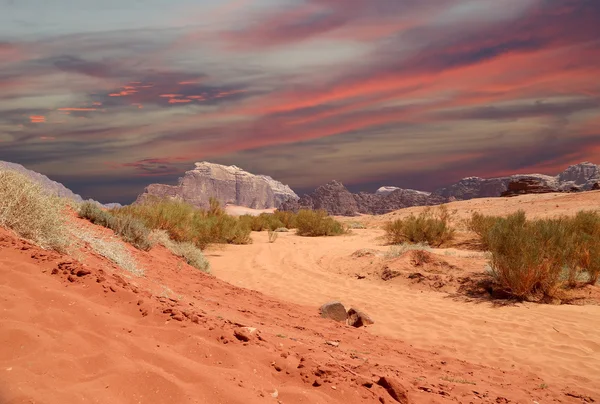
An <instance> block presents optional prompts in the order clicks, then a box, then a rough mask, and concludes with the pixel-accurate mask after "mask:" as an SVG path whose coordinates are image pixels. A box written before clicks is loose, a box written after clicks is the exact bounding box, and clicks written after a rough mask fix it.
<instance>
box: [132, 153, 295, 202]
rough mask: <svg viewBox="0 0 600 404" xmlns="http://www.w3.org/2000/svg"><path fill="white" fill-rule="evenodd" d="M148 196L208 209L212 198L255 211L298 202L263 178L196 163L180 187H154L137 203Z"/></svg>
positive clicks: (284, 188) (280, 186)
mask: <svg viewBox="0 0 600 404" xmlns="http://www.w3.org/2000/svg"><path fill="white" fill-rule="evenodd" d="M149 196H156V197H159V198H164V197H168V198H181V199H182V200H184V201H186V202H189V203H191V204H192V205H195V206H197V207H202V208H206V207H208V205H209V200H210V198H211V197H214V198H216V199H217V200H218V201H219V202H220V203H221V204H222V205H225V204H233V205H239V206H246V207H249V208H253V209H269V208H276V207H278V206H279V205H280V204H281V203H282V201H283V200H287V199H291V200H294V199H298V196H297V195H296V194H295V193H294V191H292V190H291V189H290V188H289V187H288V186H287V185H283V184H281V183H280V182H277V181H275V180H274V179H272V178H271V177H267V176H264V175H254V174H251V173H249V172H247V171H244V170H242V169H241V168H239V167H236V166H223V165H220V164H213V163H208V162H200V163H196V168H194V169H193V170H190V171H187V172H186V173H185V175H184V176H183V177H181V178H180V179H179V183H178V184H177V185H164V184H151V185H148V186H147V187H146V189H145V190H144V193H143V194H141V195H140V196H138V198H137V201H136V202H138V203H139V202H141V201H143V200H145V199H146V198H148V197H149Z"/></svg>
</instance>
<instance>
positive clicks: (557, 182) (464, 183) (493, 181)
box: [433, 162, 600, 200]
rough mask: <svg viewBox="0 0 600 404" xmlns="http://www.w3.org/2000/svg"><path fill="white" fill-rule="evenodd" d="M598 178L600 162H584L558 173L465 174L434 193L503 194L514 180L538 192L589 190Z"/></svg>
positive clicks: (462, 196)
mask: <svg viewBox="0 0 600 404" xmlns="http://www.w3.org/2000/svg"><path fill="white" fill-rule="evenodd" d="M599 181H600V166H598V165H596V164H592V163H589V162H583V163H579V164H575V165H572V166H569V167H568V168H567V169H566V170H564V171H563V172H562V173H560V174H558V175H556V176H550V175H544V174H516V175H511V176H508V177H499V178H489V179H484V178H479V177H468V178H463V179H462V180H460V181H459V182H457V183H456V184H452V185H450V186H448V187H445V188H440V189H438V190H435V191H434V192H433V194H435V195H440V196H442V197H446V198H449V197H454V198H456V199H457V200H466V199H473V198H489V197H496V196H501V195H502V194H503V193H506V192H507V191H509V184H511V183H514V185H513V187H517V188H518V187H519V186H521V187H522V189H521V191H520V193H529V192H528V190H529V189H531V191H532V192H535V193H539V191H540V189H545V190H546V192H572V191H575V190H582V191H589V190H591V189H592V188H593V186H594V184H596V183H598V182H599ZM534 183H535V184H536V185H535V186H533V184H534ZM519 184H521V185H519ZM525 184H530V185H531V187H527V186H526V185H525ZM523 187H524V188H523ZM515 189H516V188H515ZM509 194H510V192H509Z"/></svg>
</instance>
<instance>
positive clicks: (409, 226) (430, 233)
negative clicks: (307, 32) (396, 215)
mask: <svg viewBox="0 0 600 404" xmlns="http://www.w3.org/2000/svg"><path fill="white" fill-rule="evenodd" d="M384 230H385V232H386V238H387V241H388V243H390V244H402V243H412V244H419V243H425V244H427V245H429V246H432V247H439V246H441V245H442V244H444V243H448V242H450V241H452V240H453V239H454V234H455V230H454V228H452V227H451V226H450V214H449V212H448V209H447V208H446V207H445V206H440V207H439V208H438V209H437V210H436V211H434V210H433V209H431V208H427V209H425V210H424V211H423V212H421V213H420V214H419V215H418V216H415V215H414V214H411V215H410V216H408V217H407V218H404V219H397V220H394V221H392V222H389V223H387V224H386V225H385V227H384Z"/></svg>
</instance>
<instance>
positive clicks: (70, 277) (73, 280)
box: [67, 275, 75, 282]
mask: <svg viewBox="0 0 600 404" xmlns="http://www.w3.org/2000/svg"><path fill="white" fill-rule="evenodd" d="M67 280H68V281H69V282H75V277H74V276H73V275H69V276H67Z"/></svg>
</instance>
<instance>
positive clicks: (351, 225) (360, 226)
mask: <svg viewBox="0 0 600 404" xmlns="http://www.w3.org/2000/svg"><path fill="white" fill-rule="evenodd" d="M348 228H349V229H352V230H354V229H366V228H367V226H365V225H364V224H362V223H360V222H350V223H348Z"/></svg>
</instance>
